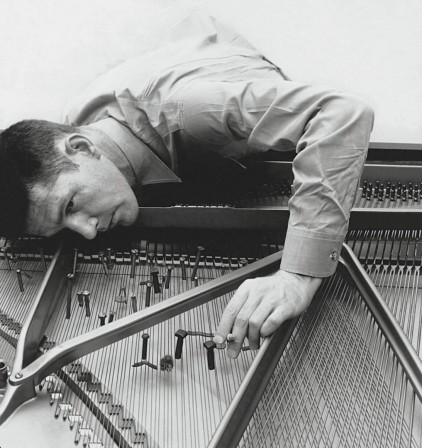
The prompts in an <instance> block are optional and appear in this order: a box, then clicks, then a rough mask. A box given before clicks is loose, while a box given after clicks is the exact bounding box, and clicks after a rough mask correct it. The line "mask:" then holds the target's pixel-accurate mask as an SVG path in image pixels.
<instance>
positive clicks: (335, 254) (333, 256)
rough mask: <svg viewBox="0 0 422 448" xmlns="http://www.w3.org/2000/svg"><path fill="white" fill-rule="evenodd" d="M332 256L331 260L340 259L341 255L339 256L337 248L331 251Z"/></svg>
mask: <svg viewBox="0 0 422 448" xmlns="http://www.w3.org/2000/svg"><path fill="white" fill-rule="evenodd" d="M330 258H331V260H333V261H338V259H339V258H340V256H339V254H338V252H337V251H336V250H335V251H334V252H331V254H330Z"/></svg>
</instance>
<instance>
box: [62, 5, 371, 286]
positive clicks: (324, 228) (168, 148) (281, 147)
mask: <svg viewBox="0 0 422 448" xmlns="http://www.w3.org/2000/svg"><path fill="white" fill-rule="evenodd" d="M103 120H112V121H113V123H118V124H119V125H123V126H122V131H121V132H120V131H119V128H116V126H115V125H113V126H112V128H113V130H112V131H111V130H110V132H108V131H107V129H108V126H107V125H104V126H102V130H103V132H106V133H108V134H109V137H110V138H112V139H113V140H114V141H115V142H116V144H117V145H118V146H119V147H120V149H121V150H122V151H123V152H124V153H125V157H126V158H127V160H128V163H129V164H130V165H131V167H132V169H133V171H134V172H135V176H136V178H137V180H138V182H139V183H141V184H142V183H143V182H144V183H146V184H148V183H160V182H179V181H180V179H179V177H178V176H177V173H178V172H179V170H180V166H179V162H180V160H179V158H180V157H178V153H179V152H180V148H181V147H183V150H187V152H188V153H189V152H192V151H194V152H195V153H198V154H202V153H206V152H212V153H215V154H218V155H220V156H222V157H225V158H233V159H238V158H242V157H244V156H247V155H250V154H255V153H258V152H265V151H267V150H269V149H272V150H276V151H285V150H286V149H288V148H291V147H292V146H293V147H295V148H296V152H297V155H296V157H295V159H294V161H293V172H294V183H293V192H294V193H293V195H292V197H291V199H290V201H289V209H290V220H289V226H288V230H287V235H286V241H285V246H284V253H283V259H282V262H281V268H282V269H284V270H287V271H290V272H295V273H298V274H304V275H311V276H318V277H324V276H329V275H331V274H332V273H333V272H334V270H335V268H336V265H337V261H338V254H339V253H340V251H341V245H342V242H343V240H344V237H345V235H346V232H347V227H348V219H349V215H350V209H351V207H352V204H353V199H354V195H355V192H356V189H357V185H358V179H359V177H360V174H361V171H362V168H363V164H364V160H365V157H366V151H367V147H368V141H369V135H370V132H371V130H372V124H373V113H372V110H371V109H370V107H368V106H367V105H366V104H365V103H363V102H362V101H361V100H360V99H358V98H357V97H354V96H352V95H348V94H344V93H342V92H339V91H336V90H332V89H328V88H325V87H319V86H311V85H305V84H301V83H297V82H293V81H291V80H288V79H287V78H286V77H285V75H284V74H283V72H282V71H281V69H280V68H278V67H277V66H275V65H274V64H273V63H271V62H270V61H268V60H267V59H266V58H265V57H264V56H263V55H262V54H260V52H259V51H258V50H256V49H255V48H254V47H253V46H252V45H251V44H250V43H248V42H247V41H246V40H245V39H244V38H242V37H241V36H239V35H238V34H237V33H235V32H234V31H233V30H231V29H229V28H226V27H225V26H223V25H221V24H220V23H218V22H217V21H216V20H214V19H213V18H211V17H208V16H205V15H202V14H199V13H194V14H192V15H190V16H188V17H187V18H185V19H184V20H183V21H182V22H181V23H179V24H178V25H177V26H175V27H174V28H173V29H172V30H171V31H170V33H169V36H168V38H167V39H166V40H163V41H162V42H161V43H160V45H159V46H158V47H157V48H155V49H154V50H151V51H150V52H148V53H144V54H142V55H140V56H137V57H135V58H133V59H131V60H129V61H127V62H125V63H123V64H121V65H120V66H118V67H116V68H114V69H112V70H111V71H110V72H108V73H106V74H105V75H103V76H101V77H100V78H98V79H96V80H95V82H94V83H93V84H92V85H91V86H90V87H89V88H88V89H87V90H86V91H85V92H84V93H83V94H82V95H81V96H80V97H79V98H77V99H75V100H74V101H73V102H72V103H71V104H70V105H69V107H68V108H67V111H66V114H65V121H66V122H67V123H69V124H71V125H74V126H82V125H89V124H92V123H98V124H100V123H105V122H104V121H103ZM128 130H129V131H130V132H129V133H128V132H127V131H128ZM131 140H132V141H131ZM146 173H147V174H146Z"/></svg>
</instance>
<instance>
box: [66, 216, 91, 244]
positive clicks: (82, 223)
mask: <svg viewBox="0 0 422 448" xmlns="http://www.w3.org/2000/svg"><path fill="white" fill-rule="evenodd" d="M66 227H67V228H68V229H69V230H72V231H73V232H76V233H79V234H80V235H82V236H83V237H84V238H86V239H88V240H92V239H94V238H95V237H96V236H97V227H98V218H95V217H91V216H86V215H81V214H75V215H71V216H69V217H68V218H67V219H66Z"/></svg>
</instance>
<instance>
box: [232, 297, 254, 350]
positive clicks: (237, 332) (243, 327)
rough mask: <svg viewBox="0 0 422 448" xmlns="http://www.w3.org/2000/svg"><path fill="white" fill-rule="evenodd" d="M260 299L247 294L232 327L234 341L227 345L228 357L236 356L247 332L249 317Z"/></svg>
mask: <svg viewBox="0 0 422 448" xmlns="http://www.w3.org/2000/svg"><path fill="white" fill-rule="evenodd" d="M259 303H260V299H259V298H257V297H254V296H249V297H248V300H247V301H246V302H245V304H244V305H243V307H242V309H241V310H240V311H239V313H238V315H237V317H236V319H235V321H234V324H233V329H232V335H233V336H234V341H232V342H231V343H230V344H229V345H228V347H227V356H228V357H229V358H236V357H237V356H238V355H239V353H240V350H241V349H242V345H243V341H244V339H245V337H246V335H247V334H248V329H249V319H250V317H251V316H252V314H253V313H254V312H255V310H256V308H257V307H258V306H259Z"/></svg>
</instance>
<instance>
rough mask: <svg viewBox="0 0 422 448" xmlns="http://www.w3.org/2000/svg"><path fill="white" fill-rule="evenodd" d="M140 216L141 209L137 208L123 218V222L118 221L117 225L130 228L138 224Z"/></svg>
mask: <svg viewBox="0 0 422 448" xmlns="http://www.w3.org/2000/svg"><path fill="white" fill-rule="evenodd" d="M138 215H139V208H138V207H136V208H134V209H132V210H131V211H130V213H128V214H126V215H125V216H123V218H122V219H121V220H119V221H118V223H117V225H119V226H122V227H130V226H133V225H134V224H135V223H136V220H137V219H138Z"/></svg>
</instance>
